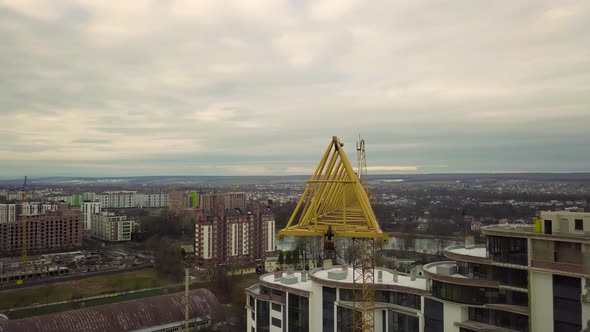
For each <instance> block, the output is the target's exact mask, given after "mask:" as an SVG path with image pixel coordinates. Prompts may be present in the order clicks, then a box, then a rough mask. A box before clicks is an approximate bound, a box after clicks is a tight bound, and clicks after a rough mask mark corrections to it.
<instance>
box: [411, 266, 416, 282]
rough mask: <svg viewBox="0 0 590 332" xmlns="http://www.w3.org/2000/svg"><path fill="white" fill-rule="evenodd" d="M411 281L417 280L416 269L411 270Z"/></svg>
mask: <svg viewBox="0 0 590 332" xmlns="http://www.w3.org/2000/svg"><path fill="white" fill-rule="evenodd" d="M410 280H412V281H414V280H416V269H411V270H410Z"/></svg>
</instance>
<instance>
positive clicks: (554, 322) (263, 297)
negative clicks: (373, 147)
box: [246, 212, 590, 332]
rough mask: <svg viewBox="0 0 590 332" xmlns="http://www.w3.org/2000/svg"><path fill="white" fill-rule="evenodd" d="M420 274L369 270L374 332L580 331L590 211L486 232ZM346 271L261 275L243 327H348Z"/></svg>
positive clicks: (587, 319)
mask: <svg viewBox="0 0 590 332" xmlns="http://www.w3.org/2000/svg"><path fill="white" fill-rule="evenodd" d="M482 232H483V234H484V235H485V236H486V244H485V245H473V243H472V242H469V241H466V245H464V246H451V247H447V248H445V249H444V254H445V256H446V257H447V258H448V259H449V260H448V261H442V262H435V263H430V264H426V265H425V266H424V267H423V270H424V277H412V276H409V277H408V276H403V275H402V274H398V273H397V272H395V271H392V270H388V269H383V268H376V270H375V280H376V281H375V289H376V298H375V331H419V332H434V331H437V332H438V331H443V332H473V331H506V332H510V331H524V332H527V331H543V332H544V331H548V332H553V331H555V332H557V331H559V332H561V331H564V332H570V331H576V332H579V331H582V330H584V329H585V328H586V327H587V326H588V324H590V213H583V212H541V214H540V216H539V218H538V219H537V220H535V224H534V225H509V224H506V225H492V226H487V227H483V228H482ZM351 273H352V271H351V270H350V269H349V268H344V269H343V268H342V267H335V268H318V269H315V270H313V271H311V272H310V273H309V275H306V274H305V273H303V272H296V273H294V274H291V275H284V274H283V275H278V276H277V275H275V274H272V273H270V274H266V275H263V276H261V277H260V282H259V284H256V285H254V286H252V287H250V288H248V289H246V295H247V310H248V313H247V316H248V331H272V332H274V331H350V329H351V327H350V323H351V320H350V317H351V308H352V306H351V295H350V294H351V292H352V291H351V290H352V289H353V283H352V277H351Z"/></svg>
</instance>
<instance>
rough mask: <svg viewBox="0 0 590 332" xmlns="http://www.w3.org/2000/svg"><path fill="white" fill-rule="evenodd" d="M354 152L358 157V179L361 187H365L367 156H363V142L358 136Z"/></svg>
mask: <svg viewBox="0 0 590 332" xmlns="http://www.w3.org/2000/svg"><path fill="white" fill-rule="evenodd" d="M356 152H357V157H358V177H359V181H361V183H362V184H363V186H364V187H365V188H366V187H367V155H366V154H365V140H364V139H362V138H361V137H360V136H359V141H358V142H356Z"/></svg>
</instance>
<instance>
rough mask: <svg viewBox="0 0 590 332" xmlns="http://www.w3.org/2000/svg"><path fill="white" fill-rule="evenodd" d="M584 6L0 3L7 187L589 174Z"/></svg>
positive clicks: (588, 18)
mask: <svg viewBox="0 0 590 332" xmlns="http://www.w3.org/2000/svg"><path fill="white" fill-rule="evenodd" d="M589 22H590V4H588V3H586V2H583V1H567V2H558V3H556V2H552V1H522V2H519V3H517V4H515V3H513V2H495V3H494V4H493V6H491V5H490V4H489V3H488V2H483V1H476V2H467V3H465V2H456V3H432V2H413V1H412V2H410V1H398V2H395V3H390V2H370V3H365V2H360V1H354V0H347V1H313V2H311V1H295V0H290V1H255V2H252V1H228V2H227V3H225V5H224V6H219V5H218V3H217V2H216V1H201V2H195V1H181V0H174V1H166V2H156V1H134V2H129V3H127V2H126V3H118V4H117V6H116V7H111V6H109V5H108V4H106V3H102V4H101V3H97V2H88V1H83V0H68V1H55V2H54V1H52V2H46V1H26V2H25V1H16V0H15V1H9V0H2V1H0V43H1V44H2V45H3V48H2V50H1V51H0V89H2V91H3V93H2V94H0V116H1V117H2V120H0V121H1V123H2V124H3V125H2V127H1V128H0V138H1V139H2V144H0V170H2V174H0V177H3V178H19V177H21V176H24V175H31V176H36V177H42V176H105V177H109V176H131V175H136V176H140V175H296V174H297V175H309V174H311V172H312V171H313V169H314V168H315V166H316V164H317V161H318V159H319V157H320V156H321V154H322V153H323V151H324V149H325V146H327V144H328V143H329V141H330V139H331V137H332V136H333V135H337V136H339V137H340V139H341V140H342V141H343V142H344V143H345V150H346V152H347V153H348V155H349V157H350V158H351V160H354V159H355V154H356V151H355V142H356V141H357V140H358V136H359V134H360V135H361V136H362V137H363V138H364V139H365V140H366V141H367V161H368V165H369V169H368V171H369V172H370V173H371V174H378V173H385V174H386V173H395V174H398V173H399V174H403V173H409V174H412V173H417V174H424V173H473V172H475V173H488V172H492V173H496V172H498V173H506V172H588V171H590V168H589V166H588V165H590V155H588V153H587V147H586V146H587V143H586V142H588V141H590V133H589V132H588V131H587V129H586V127H587V123H588V120H589V119H590V97H589V96H590V93H589V92H590V77H589V76H588V74H587V72H588V71H587V69H588V68H589V67H590V46H589V45H588V43H587V42H586V38H585V33H584V32H585V31H588V29H590V23H589Z"/></svg>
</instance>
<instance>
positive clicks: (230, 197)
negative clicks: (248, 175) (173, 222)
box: [168, 191, 248, 212]
mask: <svg viewBox="0 0 590 332" xmlns="http://www.w3.org/2000/svg"><path fill="white" fill-rule="evenodd" d="M219 204H223V205H224V207H225V208H226V209H229V210H233V209H242V210H245V209H246V208H247V206H248V195H247V194H246V193H244V192H228V193H214V194H210V193H209V194H203V193H199V192H196V191H186V192H183V191H176V192H172V193H170V194H169V199H168V207H169V208H170V209H171V210H172V211H175V212H182V211H185V210H190V209H195V208H198V209H201V210H203V211H206V212H208V211H213V210H215V207H216V206H217V205H219Z"/></svg>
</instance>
